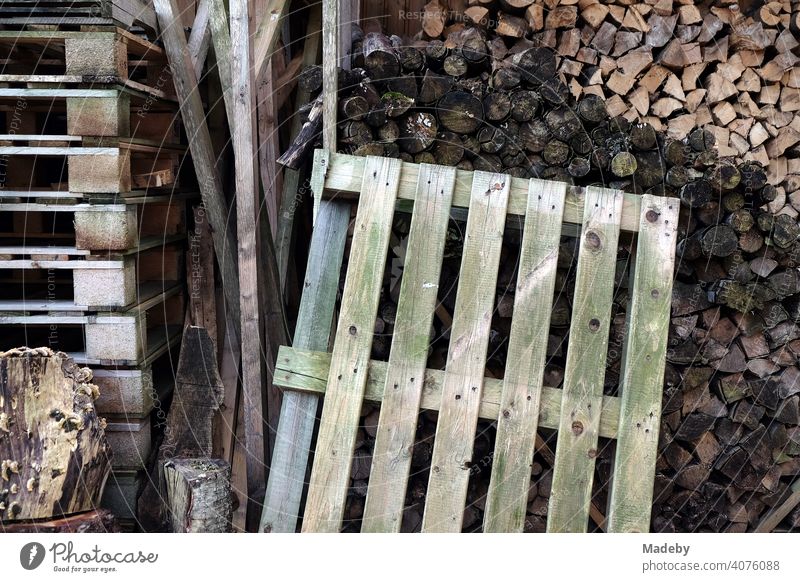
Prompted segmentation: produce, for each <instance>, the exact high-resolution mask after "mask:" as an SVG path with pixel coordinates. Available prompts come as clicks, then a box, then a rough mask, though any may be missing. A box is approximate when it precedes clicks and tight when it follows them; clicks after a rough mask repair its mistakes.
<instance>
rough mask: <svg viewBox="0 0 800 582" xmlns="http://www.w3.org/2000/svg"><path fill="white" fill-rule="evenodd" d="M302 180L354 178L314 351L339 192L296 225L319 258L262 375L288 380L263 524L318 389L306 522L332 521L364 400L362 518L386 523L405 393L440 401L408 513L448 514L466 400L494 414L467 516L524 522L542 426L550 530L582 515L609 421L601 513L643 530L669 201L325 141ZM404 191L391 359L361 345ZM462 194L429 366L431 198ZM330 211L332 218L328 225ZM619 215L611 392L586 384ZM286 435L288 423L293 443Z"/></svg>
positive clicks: (655, 416)
mask: <svg viewBox="0 0 800 582" xmlns="http://www.w3.org/2000/svg"><path fill="white" fill-rule="evenodd" d="M355 180H359V181H360V182H361V187H360V190H356V189H355V186H354V181H355ZM412 183H413V187H412ZM312 184H313V188H314V192H315V195H316V194H322V193H323V191H325V193H326V196H330V195H333V196H338V195H341V194H343V195H353V194H356V195H358V196H359V199H358V215H357V219H356V225H355V231H354V235H353V242H352V245H351V251H350V258H349V266H348V274H347V279H346V282H345V289H344V292H343V295H342V306H341V314H340V319H339V325H338V328H337V332H336V338H335V341H334V343H333V354H330V353H325V352H324V351H323V350H325V348H326V347H327V346H326V341H327V332H326V324H327V322H329V321H330V317H331V315H332V313H333V311H334V304H335V291H336V287H337V279H338V272H339V268H340V265H341V252H342V250H341V249H342V246H343V245H344V238H345V235H344V233H343V232H342V230H343V229H344V228H346V225H347V218H348V214H347V212H346V210H345V209H346V207H347V205H346V203H345V202H337V203H335V205H336V206H335V208H336V212H333V213H332V214H331V212H332V211H331V212H329V210H330V209H333V208H334V203H331V202H323V203H322V205H321V207H320V208H321V210H320V217H321V218H322V219H323V220H322V222H321V223H319V226H318V228H317V230H316V231H315V234H314V238H313V241H314V242H313V248H315V249H317V252H316V253H315V254H313V256H312V258H313V259H314V260H315V261H316V262H314V264H313V265H312V266H310V267H309V269H310V270H313V271H320V272H322V271H324V273H325V274H324V276H322V275H320V276H321V277H322V278H321V279H320V280H319V281H317V284H316V286H312V288H307V289H306V291H305V293H304V297H303V302H302V303H301V305H302V306H304V309H305V307H307V308H308V309H309V311H308V314H312V315H313V317H310V316H309V317H304V318H303V321H305V322H306V323H304V324H303V326H302V327H300V326H299V327H298V330H299V331H298V335H297V337H296V341H297V345H296V346H295V347H294V348H289V347H282V348H281V349H280V352H279V354H278V361H277V363H276V369H275V384H276V385H278V386H281V387H282V388H284V389H286V390H289V391H290V392H289V393H287V395H286V396H287V398H285V399H284V409H283V411H282V415H281V425H280V426H279V430H278V440H277V443H278V447H277V448H276V451H278V453H276V455H275V459H276V461H277V462H278V465H279V466H278V467H273V468H272V472H271V477H270V483H269V485H268V488H267V496H266V500H267V503H266V504H265V505H266V506H265V510H264V519H263V520H262V526H263V527H264V529H266V530H268V531H292V530H293V529H294V528H295V527H296V523H297V519H298V513H299V512H300V511H299V508H300V494H301V492H302V480H303V478H304V475H305V470H306V468H307V462H308V458H309V451H310V449H311V448H312V444H311V441H312V436H311V435H312V429H313V420H314V419H313V416H314V414H315V411H316V408H317V400H318V398H319V396H320V395H325V401H326V403H325V406H324V407H323V411H322V419H321V423H320V431H319V437H318V439H317V443H316V445H315V447H314V448H315V451H316V452H315V460H314V464H313V467H312V473H311V484H310V486H309V493H308V500H307V503H306V507H305V512H304V515H303V531H329V532H333V531H340V529H341V522H342V516H343V512H344V504H345V501H346V494H347V490H348V487H349V485H350V466H351V463H352V457H353V450H354V445H355V435H356V429H357V425H358V422H359V415H360V411H361V406H362V404H363V402H364V401H369V402H376V403H380V404H381V414H380V418H379V421H378V433H377V437H376V443H375V448H374V450H373V466H372V472H371V474H370V479H369V482H368V486H367V501H366V505H365V514H364V519H363V522H362V531H365V532H378V531H392V532H396V531H399V530H400V527H401V525H402V515H403V508H404V507H403V506H404V497H405V492H406V488H407V483H408V475H409V467H410V453H411V447H412V446H413V444H414V438H415V432H416V430H415V429H416V421H417V418H418V412H419V410H436V411H438V412H439V421H438V424H437V430H436V435H435V441H434V450H433V457H432V460H431V467H432V470H431V474H430V477H429V483H428V491H427V500H426V506H425V509H424V514H423V521H422V529H423V531H426V532H433V531H449V532H456V531H461V525H462V520H463V512H464V507H465V503H466V492H467V485H468V482H469V476H470V471H469V468H470V467H471V462H472V454H473V449H472V446H473V440H474V437H475V432H476V429H477V423H478V420H479V419H483V420H489V421H496V422H497V427H498V430H497V438H496V444H495V450H494V451H493V466H492V475H491V479H490V485H489V491H488V493H487V502H486V512H485V520H484V531H486V532H507V531H520V530H521V529H522V528H523V525H524V519H525V508H526V503H525V502H526V499H527V492H528V487H529V486H530V463H531V462H532V459H533V452H534V448H535V446H536V442H537V441H538V440H540V437H539V435H538V434H537V430H538V429H539V428H547V429H556V430H558V437H557V439H558V440H557V443H556V445H557V446H556V451H555V453H554V454H553V456H554V458H555V462H554V473H553V483H552V492H551V498H550V506H549V509H548V524H547V526H548V531H558V532H561V531H564V532H583V531H586V529H587V527H588V523H589V513H590V507H591V491H592V481H593V476H594V470H595V457H596V456H597V447H598V439H599V437H604V438H610V439H615V438H616V439H618V442H617V448H616V454H617V456H616V460H615V465H614V474H613V481H612V486H611V495H610V502H609V515H608V519H607V520H605V521H606V522H607V524H608V529H609V531H647V530H648V529H649V523H650V504H651V503H652V495H653V475H654V471H655V456H656V447H657V431H658V426H659V420H660V412H661V410H660V399H661V389H662V382H663V375H664V365H665V359H666V337H667V335H666V332H667V328H668V325H669V310H670V297H671V280H672V271H673V268H674V263H675V243H676V240H675V238H676V223H677V213H678V209H679V204H680V202H679V201H678V200H676V199H674V198H661V197H658V198H657V197H652V196H647V195H645V196H632V195H629V194H623V193H621V192H618V191H615V190H608V189H603V188H593V187H590V188H587V189H585V190H581V189H575V188H572V187H569V186H566V185H565V184H560V183H551V182H545V181H538V180H520V179H512V178H510V177H508V176H504V175H498V174H488V173H485V172H464V171H460V170H454V169H452V168H443V167H438V166H428V165H424V164H423V165H417V164H411V163H406V162H401V161H399V160H382V159H380V158H366V159H364V158H355V157H353V156H347V155H343V154H333V153H328V152H317V154H316V156H315V163H314V173H313V176H312ZM523 186H524V188H525V190H524V192H525V194H526V195H527V198H526V199H525V200H524V201H523V198H522V196H523ZM408 201H413V203H414V207H413V210H412V218H411V223H412V226H411V231H410V235H409V245H408V249H407V253H406V257H405V265H404V276H403V281H402V284H401V295H400V301H399V302H398V312H397V317H396V321H395V332H394V337H393V341H392V349H391V353H390V360H389V362H388V363H387V362H381V361H376V360H370V351H371V344H372V326H373V324H374V318H375V315H376V312H377V306H378V299H379V295H380V290H381V285H382V280H383V272H384V268H385V263H386V258H387V254H388V244H389V237H390V229H391V223H392V217H393V215H394V212H395V210H398V211H407V210H408V209H409V206H408ZM400 202H405V205H404V204H400ZM465 207H466V208H468V211H467V230H466V236H465V241H464V248H463V256H462V268H461V273H460V276H459V283H458V290H457V295H456V308H455V312H454V318H453V325H452V327H451V330H450V334H451V339H450V348H449V351H448V361H447V366H446V369H445V370H433V369H428V368H427V367H426V366H427V362H426V360H427V348H428V345H427V344H428V330H429V328H430V325H431V321H432V318H433V313H434V311H435V308H436V301H437V289H436V287H437V285H438V279H439V276H440V270H441V264H442V261H443V252H442V250H443V244H444V238H445V236H446V234H445V233H446V229H447V224H448V215H449V214H450V215H452V214H451V213H452V211H453V209H456V208H462V209H463V208H465ZM462 212H463V210H462ZM328 214H331V216H328ZM509 214H515V215H520V216H525V223H524V229H523V240H522V252H521V255H520V264H519V266H518V273H517V286H516V289H515V301H514V311H513V316H512V323H511V336H510V340H509V347H508V365H507V367H506V376H505V378H504V379H502V380H500V379H494V378H485V377H484V376H485V365H486V356H487V347H488V334H489V329H490V324H491V319H492V314H493V310H494V300H495V293H496V289H495V286H496V282H497V273H498V266H499V261H500V253H501V248H502V244H503V234H504V227H505V224H506V220H507V217H508V215H509ZM332 218H335V219H336V220H333V222H332ZM575 222H580V223H582V226H581V228H582V230H581V234H580V237H581V239H580V244H579V245H578V250H579V253H578V268H577V271H576V285H575V287H576V290H575V297H574V301H573V319H572V322H571V327H570V334H569V338H570V339H569V346H568V351H567V362H566V369H565V378H564V384H563V388H554V387H549V386H543V380H544V364H545V358H546V343H547V332H546V330H547V329H548V327H549V318H550V312H551V305H552V300H553V295H554V288H555V264H556V261H557V259H558V251H559V247H560V240H561V237H562V236H565V232H564V230H563V227H564V224H567V223H575ZM333 223H335V224H336V225H338V226H337V227H336V228H334V229H333V230H334V231H335V232H329V230H328V228H327V225H329V224H333ZM621 231H627V232H631V233H638V234H635V236H636V242H635V245H634V246H633V247H632V248H633V249H634V250H635V254H634V258H633V260H634V261H635V270H634V271H633V273H632V277H631V285H630V287H629V294H630V296H631V297H632V301H631V303H630V306H629V308H628V316H629V320H628V322H627V336H626V340H625V349H624V354H623V368H622V374H621V382H620V384H621V385H620V395H619V396H608V395H604V394H603V384H604V377H605V370H606V357H607V349H608V331H609V325H610V317H611V305H612V298H613V291H614V276H615V271H616V264H617V251H618V242H619V236H620V232H621ZM329 235H331V236H333V238H332V239H331V241H332V242H331V245H332V246H333V247H334V248H333V250H332V251H331V252H330V253H328V254H330V256H331V259H332V260H333V262H334V263H335V264H334V265H332V266H330V267H329V266H324V265H323V263H324V261H325V260H326V259H324V257H326V256H328V254H326V253H325V252H323V248H322V247H324V246H325V245H326V241H325V239H326V237H328V236H329ZM566 236H574V234H572V233H570V232H567V233H566ZM637 245H638V246H637ZM337 258H338V260H337ZM318 278H319V277H318ZM310 280H311V281H312V283H313V282H314V281H316V279H315V276H314V275H312V277H311V279H310ZM307 297H308V301H307ZM316 302H320V303H322V305H315V303H316ZM326 318H327V321H325V320H326ZM306 320H308V321H306ZM314 322H315V323H314ZM312 324H313V325H312ZM310 326H311V327H314V329H315V330H316V331H314V332H313V333H312V332H311V331H309V330H310ZM304 330H305V331H304ZM365 330H368V333H366V332H365ZM306 332H308V333H306ZM309 334H310V335H309ZM412 378H413V381H412ZM301 417H302V418H304V419H305V420H302V419H301ZM283 433H285V434H284V436H282V434H283ZM290 436H298V437H300V438H298V440H297V441H292V442H290V440H291V439H290ZM284 437H285V438H284ZM551 454H552V453H551ZM595 519H596V517H595Z"/></svg>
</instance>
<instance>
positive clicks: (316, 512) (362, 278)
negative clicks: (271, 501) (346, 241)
mask: <svg viewBox="0 0 800 582" xmlns="http://www.w3.org/2000/svg"><path fill="white" fill-rule="evenodd" d="M401 166H402V162H400V161H399V160H396V159H387V158H375V157H370V158H367V163H366V166H365V172H364V182H363V185H362V188H361V196H360V199H359V205H358V213H357V215H356V223H355V229H354V233H353V242H352V246H351V250H350V263H349V265H348V267H347V278H346V280H345V285H344V292H343V295H342V305H341V312H340V314H339V324H338V326H337V330H336V338H335V342H334V347H333V355H332V358H331V369H330V373H329V375H328V390H327V395H326V399H325V405H324V407H323V409H322V419H321V420H320V427H319V436H318V438H317V446H316V456H315V459H314V466H313V468H312V471H311V482H310V484H309V489H308V500H307V502H306V511H305V515H304V518H303V531H304V532H336V531H339V529H340V527H341V522H342V516H343V513H344V503H345V499H346V496H347V488H348V486H349V485H350V467H351V464H352V460H353V459H352V457H353V450H354V448H355V439H356V431H357V429H358V418H359V413H360V411H361V406H362V404H363V400H364V390H365V388H366V383H367V372H368V370H369V358H370V351H371V348H372V338H373V330H374V325H375V316H376V315H377V312H378V301H379V299H380V292H381V286H382V283H383V272H384V268H385V266H386V256H387V253H388V248H389V233H390V232H391V225H392V218H393V216H394V205H395V201H396V199H397V191H398V188H399V186H400V168H401Z"/></svg>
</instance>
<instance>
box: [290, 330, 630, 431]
mask: <svg viewBox="0 0 800 582" xmlns="http://www.w3.org/2000/svg"><path fill="white" fill-rule="evenodd" d="M330 366H331V354H330V353H328V352H319V351H311V350H304V349H300V348H298V347H293V348H289V347H286V346H282V347H281V349H280V352H279V353H278V367H277V370H276V376H277V380H276V382H277V383H278V385H279V386H280V387H281V388H283V389H285V390H286V394H285V395H284V397H286V396H289V395H291V394H294V393H295V392H296V391H297V392H299V393H304V394H315V395H316V394H318V395H323V394H325V393H326V391H327V387H326V385H325V383H326V381H327V379H328V371H329V370H330ZM386 373H387V363H386V362H382V361H379V360H370V362H369V375H368V377H367V388H366V391H365V392H364V399H365V400H367V401H369V402H374V403H376V404H380V403H381V402H383V388H384V386H385V384H386ZM423 378H424V385H425V389H424V390H423V392H422V400H421V402H420V408H422V409H423V410H439V409H440V408H441V405H442V382H443V381H444V372H443V371H442V370H433V369H430V368H428V369H426V370H425V373H424V376H423ZM502 389H503V380H498V379H495V378H484V380H483V395H482V396H481V405H480V408H479V410H478V417H479V418H481V419H482V420H488V421H490V422H493V421H495V420H497V419H498V417H499V414H500V395H501V392H502ZM561 397H562V391H561V389H560V388H553V387H551V386H543V387H542V399H541V403H540V405H539V427H540V428H548V429H551V430H553V429H556V428H558V422H559V414H561ZM619 406H620V402H619V398H618V397H616V396H603V410H602V412H601V414H600V436H601V437H603V438H609V439H613V438H616V437H617V430H618V428H619V427H618V425H619Z"/></svg>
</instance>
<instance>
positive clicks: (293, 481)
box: [260, 150, 350, 533]
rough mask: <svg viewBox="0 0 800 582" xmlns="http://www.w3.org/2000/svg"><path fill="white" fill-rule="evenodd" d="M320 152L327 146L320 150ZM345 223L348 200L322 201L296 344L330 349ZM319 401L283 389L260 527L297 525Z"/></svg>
mask: <svg viewBox="0 0 800 582" xmlns="http://www.w3.org/2000/svg"><path fill="white" fill-rule="evenodd" d="M318 153H319V154H324V153H325V152H324V150H318ZM316 168H317V170H316V174H319V173H321V174H322V176H321V177H319V176H316V177H315V180H317V181H319V180H322V181H323V182H324V179H325V177H324V175H325V174H324V173H325V170H324V165H323V166H317V167H316ZM319 187H321V186H319ZM349 223H350V204H348V203H346V202H327V201H326V202H323V203H322V206H321V207H320V211H319V217H318V221H317V225H316V226H315V227H314V235H313V236H312V238H311V247H310V249H309V256H308V266H307V268H306V279H305V282H304V284H303V296H302V299H301V300H300V310H299V312H298V314H297V325H296V326H295V333H294V347H296V348H302V349H309V350H317V351H323V352H324V351H327V350H328V341H329V339H330V333H331V322H332V321H333V312H334V306H335V304H336V294H337V292H338V290H339V274H340V272H341V268H342V259H343V257H344V246H345V241H346V239H347V226H348V224H349ZM318 402H319V397H318V396H317V395H316V394H304V393H302V392H294V391H287V392H285V393H284V395H283V404H282V406H281V415H280V419H279V421H278V432H277V436H276V438H275V448H274V449H273V452H272V466H271V467H270V472H269V481H268V482H267V492H266V495H265V496H264V510H263V512H262V514H261V527H260V530H261V531H263V532H275V533H293V532H295V531H296V529H297V520H298V516H299V513H300V501H301V498H302V494H303V486H304V485H305V480H306V468H307V466H308V457H309V453H310V449H311V438H312V435H313V432H314V423H315V420H316V418H317V405H318Z"/></svg>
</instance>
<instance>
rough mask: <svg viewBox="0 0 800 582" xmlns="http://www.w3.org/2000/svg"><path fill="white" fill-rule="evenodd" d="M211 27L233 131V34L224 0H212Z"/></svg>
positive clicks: (234, 118)
mask: <svg viewBox="0 0 800 582" xmlns="http://www.w3.org/2000/svg"><path fill="white" fill-rule="evenodd" d="M210 8H211V9H210V14H209V28H210V29H211V41H212V43H213V45H214V54H215V55H216V58H217V72H218V74H219V83H220V85H221V86H222V98H223V100H224V102H225V113H226V115H227V116H228V126H229V127H230V128H231V133H233V126H234V124H235V122H236V116H235V115H234V114H233V93H232V91H233V84H232V82H231V34H230V31H229V29H228V13H227V11H226V10H225V3H224V0H211V7H210Z"/></svg>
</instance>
